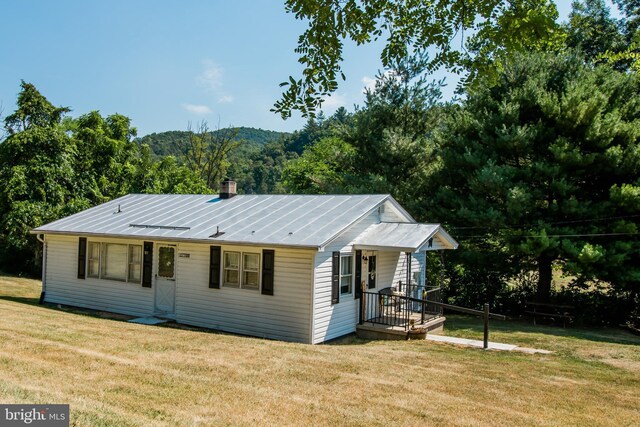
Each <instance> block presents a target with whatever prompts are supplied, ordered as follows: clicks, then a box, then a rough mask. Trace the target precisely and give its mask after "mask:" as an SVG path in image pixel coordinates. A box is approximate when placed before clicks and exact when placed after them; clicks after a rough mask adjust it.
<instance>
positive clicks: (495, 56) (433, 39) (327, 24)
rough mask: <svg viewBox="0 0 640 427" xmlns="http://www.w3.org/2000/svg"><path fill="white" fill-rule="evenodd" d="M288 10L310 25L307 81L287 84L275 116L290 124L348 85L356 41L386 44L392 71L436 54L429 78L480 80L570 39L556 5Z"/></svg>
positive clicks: (407, 4)
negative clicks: (347, 48) (350, 46)
mask: <svg viewBox="0 0 640 427" xmlns="http://www.w3.org/2000/svg"><path fill="white" fill-rule="evenodd" d="M285 7H286V10H287V11H288V12H290V13H293V14H294V15H295V17H296V19H300V20H307V21H308V22H309V26H308V28H307V30H306V31H305V32H304V33H303V34H302V35H301V36H300V37H299V39H298V47H297V49H296V53H298V54H299V55H300V57H299V59H298V62H300V63H301V64H302V65H303V71H302V78H300V79H295V78H293V77H289V80H288V81H286V82H283V83H281V86H284V87H286V91H285V92H284V93H283V95H282V98H281V99H280V100H279V101H277V102H276V103H275V105H274V108H273V109H272V111H274V112H276V113H279V114H280V115H281V116H282V117H283V118H287V117H289V116H290V115H291V110H299V111H300V112H302V114H303V115H304V116H310V117H313V116H314V114H315V112H316V111H317V110H319V109H320V107H321V105H322V100H323V98H324V97H325V96H327V95H328V94H330V93H332V92H334V91H335V90H336V89H337V87H338V78H342V79H343V80H344V79H346V76H345V75H344V73H343V72H342V68H341V62H342V60H343V47H344V43H345V42H346V41H348V40H349V41H352V42H354V43H355V44H357V45H362V44H367V43H371V42H372V41H375V40H378V39H380V38H382V37H386V44H385V47H384V48H383V50H382V52H381V54H380V59H381V60H382V64H383V65H384V67H385V68H392V67H393V65H394V64H396V63H398V62H399V61H401V60H406V59H408V58H410V57H412V56H414V55H415V56H416V57H418V58H420V57H423V56H424V55H425V54H426V52H427V51H428V50H429V49H433V50H435V52H436V53H435V55H434V56H433V58H432V59H431V60H430V61H429V63H428V68H427V72H432V71H434V70H436V69H438V68H440V67H446V68H448V69H450V70H452V71H454V72H459V71H462V70H464V69H466V70H467V71H469V72H470V73H471V74H470V78H471V81H472V80H473V79H474V78H475V76H476V75H480V74H494V73H495V71H496V70H498V69H499V68H500V61H501V60H502V59H504V58H506V56H507V54H508V53H509V52H514V51H524V50H527V49H533V50H547V49H551V48H553V47H555V46H558V45H559V44H561V43H562V40H563V37H564V36H563V33H562V31H561V30H560V28H559V27H558V25H557V24H556V22H555V20H556V19H557V16H558V13H557V10H556V8H555V5H554V4H553V2H551V1H550V0H475V1H469V0H438V1H433V2H425V1H420V0H415V1H405V0H362V1H357V0H346V1H329V2H328V1H323V0H286V2H285ZM465 32H466V34H471V35H470V36H468V38H467V36H466V35H465ZM458 40H459V43H458ZM458 46H459V47H458Z"/></svg>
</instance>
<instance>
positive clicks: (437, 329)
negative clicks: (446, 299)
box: [356, 316, 447, 340]
mask: <svg viewBox="0 0 640 427" xmlns="http://www.w3.org/2000/svg"><path fill="white" fill-rule="evenodd" d="M445 320H447V318H446V317H444V316H442V317H437V318H435V319H431V320H429V321H428V322H425V324H424V325H418V327H423V328H426V330H427V334H429V335H434V334H435V335H437V334H441V333H442V332H443V330H444V322H445ZM356 334H357V335H358V337H359V338H362V339H368V340H406V339H407V337H408V332H407V331H405V329H404V326H388V325H380V324H373V323H367V322H365V323H364V324H362V325H357V326H356Z"/></svg>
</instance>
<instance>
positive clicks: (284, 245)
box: [30, 229, 320, 251]
mask: <svg viewBox="0 0 640 427" xmlns="http://www.w3.org/2000/svg"><path fill="white" fill-rule="evenodd" d="M30 233H31V234H45V235H47V234H54V235H59V236H79V237H103V238H109V239H127V240H153V241H160V242H182V243H203V244H207V245H216V244H218V245H220V244H224V245H236V246H263V247H280V248H295V249H311V250H315V251H318V250H319V249H320V248H319V247H318V246H315V245H295V244H290V243H289V244H287V243H269V242H238V241H231V240H217V239H193V238H188V237H165V236H135V235H122V234H110V233H87V232H75V231H46V230H37V231H36V229H34V230H31V231H30Z"/></svg>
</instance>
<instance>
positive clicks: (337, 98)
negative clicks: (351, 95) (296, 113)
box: [322, 93, 347, 113]
mask: <svg viewBox="0 0 640 427" xmlns="http://www.w3.org/2000/svg"><path fill="white" fill-rule="evenodd" d="M345 105H347V95H345V94H338V93H334V94H332V95H331V96H326V97H325V98H324V101H322V111H324V112H325V113H326V112H327V110H329V111H334V110H337V109H338V108H339V107H344V106H345Z"/></svg>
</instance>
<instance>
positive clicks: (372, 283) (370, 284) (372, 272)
mask: <svg viewBox="0 0 640 427" xmlns="http://www.w3.org/2000/svg"><path fill="white" fill-rule="evenodd" d="M368 270H369V271H368V274H367V277H368V279H367V288H369V289H373V288H375V287H376V257H375V255H370V256H369V269H368Z"/></svg>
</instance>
